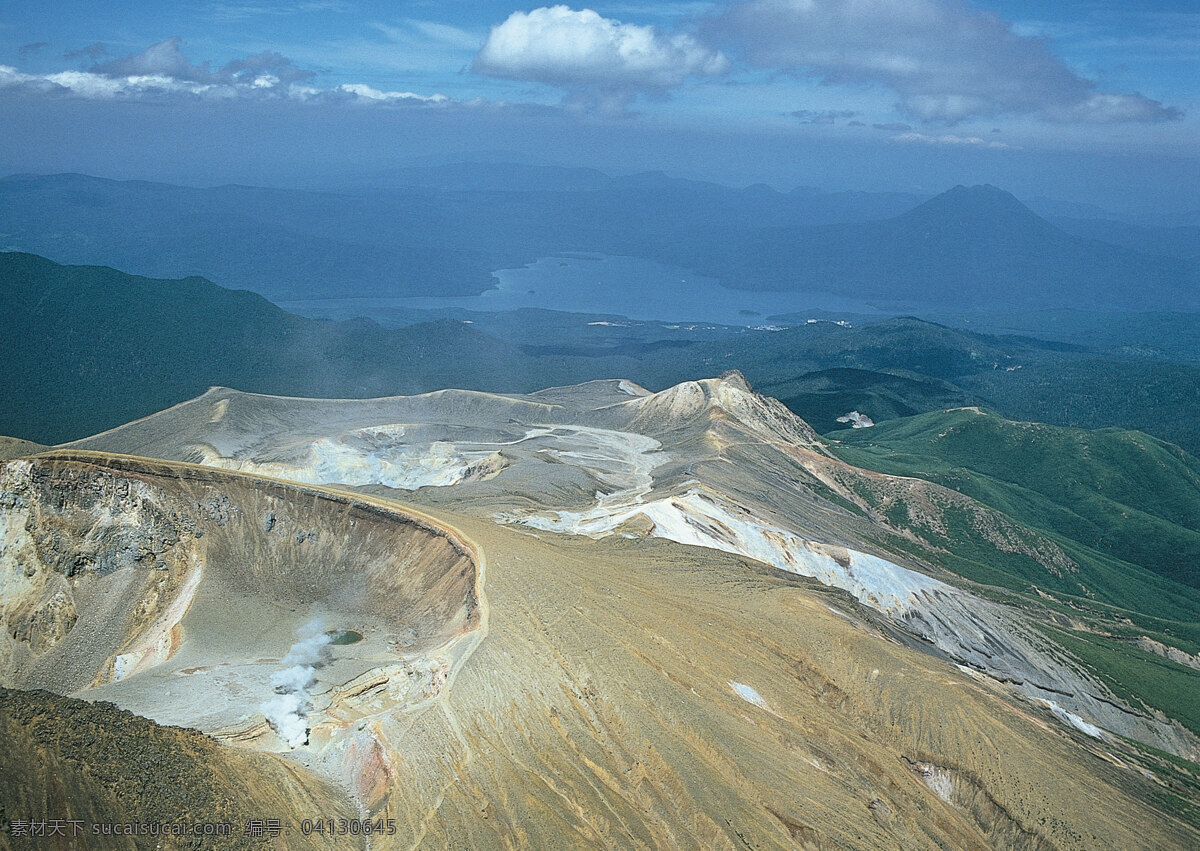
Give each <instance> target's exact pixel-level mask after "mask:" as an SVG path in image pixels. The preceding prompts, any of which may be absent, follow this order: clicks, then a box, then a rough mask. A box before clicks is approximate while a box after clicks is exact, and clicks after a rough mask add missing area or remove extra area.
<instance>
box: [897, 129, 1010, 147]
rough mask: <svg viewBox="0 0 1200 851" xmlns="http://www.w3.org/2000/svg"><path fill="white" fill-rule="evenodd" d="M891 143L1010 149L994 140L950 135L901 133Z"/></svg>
mask: <svg viewBox="0 0 1200 851" xmlns="http://www.w3.org/2000/svg"><path fill="white" fill-rule="evenodd" d="M892 141H893V142H920V143H922V144H925V145H951V146H954V147H958V148H963V147H966V148H992V149H994V150H1002V149H1006V148H1012V145H1008V144H1006V143H1004V142H997V141H996V140H995V139H991V140H989V139H984V138H982V137H980V136H955V135H954V134H951V133H943V134H941V135H937V136H929V135H926V134H924V133H901V134H900V135H898V136H893V137H892Z"/></svg>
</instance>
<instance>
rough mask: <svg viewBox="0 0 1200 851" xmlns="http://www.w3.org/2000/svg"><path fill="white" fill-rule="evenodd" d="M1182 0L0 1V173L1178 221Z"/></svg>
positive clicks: (1185, 170) (1194, 12)
mask: <svg viewBox="0 0 1200 851" xmlns="http://www.w3.org/2000/svg"><path fill="white" fill-rule="evenodd" d="M1197 80H1200V4H1198V3H1192V2H1186V3H1180V2H1173V3H1167V2H1157V0H1156V2H1140V3H1135V2H1123V3H1122V2H1110V0H1082V2H1069V3H1068V2H1045V0H1042V1H1041V2H1037V1H1036V0H1035V2H1021V3H1018V2H1008V1H1007V0H1006V1H1005V2H996V1H995V0H993V2H975V3H968V2H960V0H732V2H689V1H688V0H681V1H680V2H637V0H627V2H615V3H596V4H589V5H583V4H576V5H561V6H534V5H523V6H518V5H513V4H512V3H504V2H494V0H485V2H457V0H450V2H436V3H434V2H407V3H406V2H379V0H242V1H241V2H238V0H231V2H223V3H212V2H188V0H182V2H179V3H173V4H164V3H147V2H121V0H113V2H110V3H109V4H107V5H101V4H94V3H90V2H89V3H81V2H59V3H56V4H54V5H53V6H47V5H45V4H44V3H32V2H24V0H9V2H8V3H6V4H5V5H4V7H3V9H0V132H3V134H4V136H5V138H6V139H7V140H8V142H7V144H6V145H5V146H4V150H3V151H0V170H3V171H7V172H13V171H37V172H47V171H63V170H80V171H87V172H91V173H98V174H104V175H107V176H114V177H145V178H151V179H161V180H173V181H178V182H185V183H198V184H206V183H220V182H228V181H239V182H257V183H277V184H293V185H309V184H311V185H316V184H320V183H324V184H336V182H337V181H339V180H344V179H345V180H350V179H368V178H369V177H370V175H372V174H375V173H378V172H382V171H386V170H387V169H389V168H394V167H398V166H404V165H410V164H415V163H425V162H432V161H435V160H437V159H455V158H476V157H479V156H491V157H500V158H511V159H521V160H523V161H545V162H550V163H560V164H569V165H594V166H596V167H600V168H603V169H605V170H607V171H610V172H633V171H639V170H646V169H662V170H665V171H668V172H669V173H673V174H677V175H680V176H687V177H698V178H707V179H713V180H718V181H721V182H728V183H733V184H744V183H751V182H767V183H770V184H772V185H775V186H777V187H779V188H784V189H786V188H790V187H791V186H794V185H797V184H801V183H803V184H808V185H817V186H821V187H823V188H828V189H836V188H852V189H909V190H911V189H924V190H931V191H932V190H938V189H941V188H945V187H946V186H948V185H953V184H954V183H960V182H967V183H977V182H992V183H997V184H998V185H1002V186H1005V187H1006V188H1011V189H1013V190H1014V191H1017V192H1018V193H1019V194H1024V195H1026V196H1032V195H1037V194H1045V195H1052V196H1057V197H1062V198H1065V199H1068V200H1078V201H1086V202H1089V203H1098V204H1102V205H1107V206H1109V207H1113V206H1119V205H1125V206H1131V205H1132V206H1139V205H1140V206H1142V207H1145V208H1151V207H1154V206H1160V207H1164V208H1172V209H1183V208H1188V207H1191V208H1200V177H1198V175H1200V154H1198V153H1197V152H1198V151H1200V103H1198V100H1200V98H1198V96H1197V83H1196V81H1197Z"/></svg>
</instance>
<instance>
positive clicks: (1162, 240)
mask: <svg viewBox="0 0 1200 851" xmlns="http://www.w3.org/2000/svg"><path fill="white" fill-rule="evenodd" d="M1052 221H1053V223H1054V225H1055V226H1056V227H1058V228H1060V229H1062V230H1064V231H1066V232H1067V233H1069V234H1074V235H1075V236H1081V237H1085V238H1087V239H1098V240H1101V241H1103V242H1108V243H1111V244H1113V245H1120V246H1123V247H1125V248H1130V249H1133V250H1134V251H1141V252H1144V253H1146V254H1160V255H1162V256H1164V257H1175V258H1178V259H1180V260H1196V259H1198V258H1200V227H1197V226H1196V225H1190V226H1185V225H1179V226H1175V227H1162V226H1158V227H1147V226H1144V225H1136V224H1129V223H1126V222H1119V221H1114V220H1112V219H1080V218H1055V219H1053V220H1052Z"/></svg>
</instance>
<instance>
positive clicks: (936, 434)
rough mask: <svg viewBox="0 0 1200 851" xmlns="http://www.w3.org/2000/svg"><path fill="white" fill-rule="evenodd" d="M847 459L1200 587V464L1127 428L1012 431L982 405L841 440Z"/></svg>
mask: <svg viewBox="0 0 1200 851" xmlns="http://www.w3.org/2000/svg"><path fill="white" fill-rule="evenodd" d="M838 437H839V438H840V442H839V443H837V444H835V445H834V450H835V452H837V454H838V455H839V456H841V457H842V458H844V459H845V460H847V461H850V462H851V463H853V464H856V465H858V466H862V467H867V468H869V469H873V470H877V471H879V472H885V473H891V474H898V475H907V476H916V477H919V478H924V479H928V480H931V481H935V482H937V483H939V484H942V485H945V486H947V487H950V488H952V489H954V490H957V491H960V492H962V493H965V494H967V495H968V496H972V497H974V498H976V499H978V500H980V501H982V502H984V503H986V504H988V505H991V506H993V507H995V508H998V509H1000V510H1002V511H1003V512H1004V513H1006V514H1008V515H1010V516H1012V517H1014V518H1016V519H1018V520H1020V521H1021V522H1022V523H1025V524H1027V525H1031V526H1034V527H1036V528H1040V529H1046V530H1048V531H1053V532H1057V533H1059V534H1061V535H1064V536H1066V537H1068V538H1070V539H1072V540H1075V541H1078V542H1079V543H1082V544H1085V545H1086V546H1088V547H1091V548H1093V549H1095V550H1097V551H1099V552H1101V553H1104V554H1106V555H1109V556H1112V557H1114V558H1117V559H1120V560H1122V561H1126V562H1129V563H1131V564H1136V565H1139V566H1140V567H1144V568H1146V569H1147V570H1150V571H1153V572H1154V573H1158V574H1160V575H1162V576H1166V577H1169V578H1171V579H1173V580H1175V581H1177V582H1181V583H1184V584H1187V585H1191V586H1193V587H1200V460H1197V459H1196V458H1195V457H1193V456H1191V455H1189V454H1188V453H1187V452H1185V451H1183V450H1182V449H1180V448H1179V447H1177V446H1174V445H1172V444H1169V443H1164V442H1163V441H1161V440H1158V439H1156V438H1153V437H1151V436H1149V435H1147V434H1143V433H1141V432H1137V431H1129V430H1124V429H1101V430H1095V431H1089V430H1085V429H1075V428H1062V427H1057V426H1049V425H1044V424H1041V423H1022V422H1012V421H1010V420H1006V419H1003V418H1002V417H999V416H996V415H994V414H989V413H985V412H982V411H980V410H978V409H975V408H963V409H958V410H952V411H944V412H935V413H927V414H922V415H919V416H914V417H908V418H904V419H897V420H892V421H890V422H886V423H882V424H881V425H878V426H876V427H875V428H871V429H860V430H856V431H853V432H839V434H838Z"/></svg>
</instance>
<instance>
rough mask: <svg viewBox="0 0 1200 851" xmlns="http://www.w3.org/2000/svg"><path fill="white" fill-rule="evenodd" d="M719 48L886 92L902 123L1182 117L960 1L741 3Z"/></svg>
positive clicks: (714, 34)
mask: <svg viewBox="0 0 1200 851" xmlns="http://www.w3.org/2000/svg"><path fill="white" fill-rule="evenodd" d="M703 32H704V34H705V36H706V37H707V38H708V40H709V41H711V42H712V43H714V44H722V45H725V44H728V45H730V49H731V50H733V51H735V52H736V55H737V56H739V57H740V58H742V59H744V60H745V61H746V62H747V63H749V64H751V65H754V66H758V67H763V68H771V69H781V70H786V71H789V72H792V73H795V74H799V75H805V76H812V77H817V78H819V79H821V80H822V81H823V82H825V83H827V84H830V85H861V84H876V85H883V86H886V87H888V88H890V89H891V90H893V91H895V92H896V93H897V94H898V95H899V96H900V102H899V104H898V106H899V108H900V110H901V111H902V112H904V113H905V114H906V115H908V116H910V117H912V118H916V119H919V120H921V121H926V122H940V123H945V124H954V123H956V122H959V121H963V120H965V119H968V118H979V117H987V116H997V115H1034V116H1037V117H1040V118H1043V119H1045V120H1049V121H1061V122H1098V123H1100V122H1124V121H1139V122H1158V121H1168V120H1171V119H1175V118H1179V117H1180V116H1181V113H1180V112H1179V110H1177V109H1174V108H1172V107H1168V106H1164V105H1163V104H1162V103H1161V102H1159V101H1156V100H1151V99H1150V98H1147V97H1144V96H1143V95H1140V94H1101V93H1099V92H1097V91H1096V86H1095V83H1093V82H1092V81H1090V80H1086V79H1084V78H1082V77H1080V76H1079V75H1078V74H1076V73H1075V72H1074V71H1072V70H1071V69H1070V68H1068V67H1067V66H1066V64H1064V63H1063V62H1062V61H1061V60H1060V59H1058V58H1057V57H1055V56H1054V55H1053V54H1052V53H1051V52H1050V50H1049V49H1048V47H1047V46H1046V43H1045V42H1044V41H1042V40H1041V39H1038V38H1032V37H1029V36H1022V35H1018V34H1017V33H1016V32H1014V30H1013V26H1012V24H1011V23H1009V22H1008V21H1005V20H1004V19H1002V18H1000V17H999V16H997V15H995V14H992V13H991V12H985V11H980V10H977V9H973V8H972V7H970V6H968V5H967V4H966V3H963V2H960V1H959V0H742V2H737V3H735V4H734V5H733V6H731V7H730V8H729V9H728V10H727V11H725V12H724V13H723V14H720V15H718V16H716V17H714V18H712V19H710V20H709V21H708V22H707V24H706V26H705V28H704V30H703Z"/></svg>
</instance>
